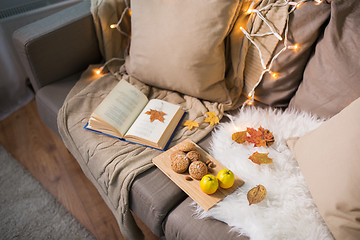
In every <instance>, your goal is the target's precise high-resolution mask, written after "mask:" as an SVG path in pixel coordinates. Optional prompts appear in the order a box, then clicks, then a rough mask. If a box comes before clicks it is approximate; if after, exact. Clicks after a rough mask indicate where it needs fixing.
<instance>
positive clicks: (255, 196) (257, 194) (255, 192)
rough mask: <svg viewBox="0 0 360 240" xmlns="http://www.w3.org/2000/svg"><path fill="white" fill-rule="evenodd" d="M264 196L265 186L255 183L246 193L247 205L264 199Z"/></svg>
mask: <svg viewBox="0 0 360 240" xmlns="http://www.w3.org/2000/svg"><path fill="white" fill-rule="evenodd" d="M265 196H266V188H265V187H264V186H263V185H257V186H256V187H254V188H252V189H250V191H249V192H248V193H247V199H248V201H249V206H250V205H251V204H257V203H259V202H261V201H262V200H264V198H265Z"/></svg>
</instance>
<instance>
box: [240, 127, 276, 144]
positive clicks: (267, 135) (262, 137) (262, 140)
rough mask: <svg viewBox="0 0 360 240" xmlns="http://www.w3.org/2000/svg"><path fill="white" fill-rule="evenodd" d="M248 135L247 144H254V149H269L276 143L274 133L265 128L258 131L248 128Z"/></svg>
mask: <svg viewBox="0 0 360 240" xmlns="http://www.w3.org/2000/svg"><path fill="white" fill-rule="evenodd" d="M246 131H247V133H248V134H249V135H250V136H249V137H248V138H247V142H249V143H253V144H254V147H261V146H264V147H269V146H270V145H271V144H273V143H274V141H275V140H274V136H273V134H272V132H270V131H269V130H267V129H264V128H263V127H261V126H260V127H259V128H258V130H256V129H254V128H247V130H246Z"/></svg>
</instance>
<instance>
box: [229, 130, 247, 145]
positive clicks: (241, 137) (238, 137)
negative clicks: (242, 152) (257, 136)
mask: <svg viewBox="0 0 360 240" xmlns="http://www.w3.org/2000/svg"><path fill="white" fill-rule="evenodd" d="M231 138H232V140H234V141H235V142H237V143H240V144H241V143H244V142H246V139H247V131H241V132H236V133H233V134H232V136H231Z"/></svg>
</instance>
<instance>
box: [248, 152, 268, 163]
mask: <svg viewBox="0 0 360 240" xmlns="http://www.w3.org/2000/svg"><path fill="white" fill-rule="evenodd" d="M268 155H269V153H258V152H254V153H253V155H251V156H250V157H249V159H250V160H251V161H252V162H253V163H256V164H259V165H260V164H269V163H272V162H273V160H272V159H271V158H269V157H268Z"/></svg>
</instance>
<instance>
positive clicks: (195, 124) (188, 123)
mask: <svg viewBox="0 0 360 240" xmlns="http://www.w3.org/2000/svg"><path fill="white" fill-rule="evenodd" d="M186 126H187V127H188V129H189V130H191V129H193V128H194V127H197V128H198V127H199V123H198V122H196V121H191V120H186V121H185V123H184V127H186Z"/></svg>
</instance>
